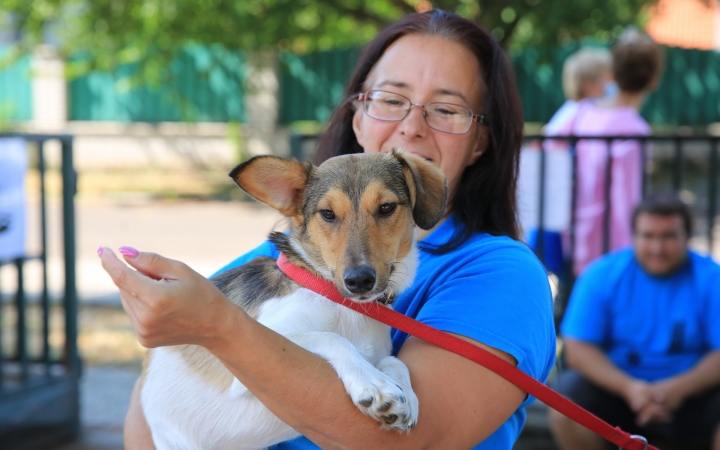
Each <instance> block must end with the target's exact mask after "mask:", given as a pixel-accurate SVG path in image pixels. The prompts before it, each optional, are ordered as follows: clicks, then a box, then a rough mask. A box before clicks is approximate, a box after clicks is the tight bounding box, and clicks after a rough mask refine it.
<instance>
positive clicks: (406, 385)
mask: <svg viewBox="0 0 720 450" xmlns="http://www.w3.org/2000/svg"><path fill="white" fill-rule="evenodd" d="M377 368H378V370H379V371H380V372H382V373H384V374H386V375H387V376H389V377H390V378H392V379H393V380H394V381H395V383H397V384H398V386H400V389H402V390H403V392H404V393H405V398H406V400H407V404H408V407H409V409H410V414H408V415H407V416H406V420H407V423H405V424H404V426H405V428H406V429H408V430H412V429H413V428H415V425H417V419H418V414H419V411H420V402H419V401H418V398H417V395H415V391H413V388H412V384H411V383H410V371H409V370H408V368H407V366H406V365H405V363H403V362H402V361H400V360H399V359H397V358H395V357H394V356H387V357H385V358H383V359H382V360H381V361H380V363H378V365H377Z"/></svg>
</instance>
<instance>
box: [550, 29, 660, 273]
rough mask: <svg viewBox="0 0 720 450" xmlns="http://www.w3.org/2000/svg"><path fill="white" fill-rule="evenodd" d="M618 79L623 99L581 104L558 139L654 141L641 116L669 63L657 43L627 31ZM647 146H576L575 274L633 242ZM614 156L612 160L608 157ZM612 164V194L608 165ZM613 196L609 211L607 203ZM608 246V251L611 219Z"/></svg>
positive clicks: (618, 55)
mask: <svg viewBox="0 0 720 450" xmlns="http://www.w3.org/2000/svg"><path fill="white" fill-rule="evenodd" d="M612 55H613V75H614V77H615V81H616V82H617V85H618V89H619V91H618V94H617V96H616V97H614V98H612V99H605V100H598V101H594V102H591V101H581V102H580V104H579V105H578V108H577V112H576V114H575V116H574V117H572V118H571V119H570V120H568V121H567V123H566V124H565V125H564V126H563V127H562V128H561V129H560V130H559V131H558V133H557V135H558V136H570V135H574V136H649V135H650V134H651V131H652V130H651V129H650V125H648V123H647V122H646V121H645V120H644V119H643V118H642V117H641V116H640V114H639V112H638V111H639V110H640V107H641V106H642V103H643V101H644V100H645V98H646V96H647V93H648V92H650V91H652V90H653V89H654V88H655V87H656V86H657V84H658V79H659V74H660V72H661V68H662V64H663V58H662V53H661V50H660V48H659V47H658V45H657V44H655V42H653V41H652V39H651V38H650V37H649V36H647V35H646V34H644V33H641V32H639V31H638V30H636V29H629V30H626V31H625V32H624V33H623V34H622V35H621V36H620V38H619V39H618V42H617V43H616V44H615V46H613V49H612ZM642 147H643V144H642V142H640V141H638V140H631V139H628V140H614V141H612V142H610V143H608V142H607V141H604V140H587V139H586V140H581V141H578V143H577V145H576V151H577V166H576V175H577V178H576V179H577V185H576V191H575V242H574V252H573V271H574V273H575V274H576V275H578V274H579V273H580V272H581V271H582V270H583V269H584V268H585V266H587V265H588V264H589V263H590V262H591V261H592V260H594V259H595V258H597V257H599V256H601V255H602V254H603V253H605V252H606V251H610V250H615V249H617V248H620V247H624V246H626V245H629V244H630V243H631V242H632V230H631V226H630V222H631V216H632V211H633V209H634V208H635V206H636V205H637V204H638V203H639V202H640V199H641V196H642V169H643V151H642ZM608 152H609V155H608ZM608 161H610V164H611V167H610V178H609V182H610V183H609V184H610V185H609V191H608V185H607V184H608V177H607V164H608ZM607 192H609V206H610V208H609V211H607V209H606V206H607V205H606V197H607V194H606V193H607ZM606 213H608V214H609V217H608V242H607V248H605V231H604V230H605V220H606V219H605V217H606Z"/></svg>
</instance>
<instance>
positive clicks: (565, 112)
mask: <svg viewBox="0 0 720 450" xmlns="http://www.w3.org/2000/svg"><path fill="white" fill-rule="evenodd" d="M562 89H563V94H565V99H566V100H565V103H563V105H562V106H561V107H560V108H559V109H558V110H557V112H555V114H554V115H553V116H552V118H551V119H550V121H549V122H548V123H547V125H545V133H546V134H549V135H553V134H557V132H558V131H560V130H561V127H562V125H563V124H564V123H565V122H567V121H568V120H570V119H571V118H572V117H574V116H575V112H576V110H577V105H578V102H579V101H580V100H583V99H586V98H591V99H592V98H594V99H597V98H600V97H613V96H614V95H615V94H616V93H617V85H616V84H615V83H614V82H613V76H612V56H611V54H610V51H609V50H607V49H604V48H595V47H585V48H581V49H580V50H578V51H577V52H575V53H573V54H572V55H570V56H569V57H568V58H567V59H566V60H565V63H564V64H563V69H562Z"/></svg>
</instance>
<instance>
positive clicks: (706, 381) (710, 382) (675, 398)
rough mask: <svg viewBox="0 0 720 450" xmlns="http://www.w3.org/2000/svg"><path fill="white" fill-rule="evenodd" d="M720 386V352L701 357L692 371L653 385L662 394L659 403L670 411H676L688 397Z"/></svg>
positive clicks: (716, 351)
mask: <svg viewBox="0 0 720 450" xmlns="http://www.w3.org/2000/svg"><path fill="white" fill-rule="evenodd" d="M719 384H720V350H715V351H712V352H710V353H708V354H707V355H705V357H703V358H702V359H701V360H700V361H699V362H698V363H697V364H696V365H695V366H694V367H693V368H692V369H690V370H688V371H687V372H683V373H681V374H679V375H676V376H674V377H672V378H668V379H667V380H662V381H659V382H657V383H653V384H652V385H651V386H652V388H653V389H657V390H659V391H660V392H662V396H663V398H662V400H661V402H662V403H663V404H664V405H666V406H667V407H668V408H669V409H670V410H675V409H677V408H678V407H679V406H680V405H681V404H682V403H683V402H684V401H685V399H687V398H688V397H692V396H694V395H698V394H700V393H702V392H704V391H706V390H708V389H710V388H713V387H715V386H717V385H719Z"/></svg>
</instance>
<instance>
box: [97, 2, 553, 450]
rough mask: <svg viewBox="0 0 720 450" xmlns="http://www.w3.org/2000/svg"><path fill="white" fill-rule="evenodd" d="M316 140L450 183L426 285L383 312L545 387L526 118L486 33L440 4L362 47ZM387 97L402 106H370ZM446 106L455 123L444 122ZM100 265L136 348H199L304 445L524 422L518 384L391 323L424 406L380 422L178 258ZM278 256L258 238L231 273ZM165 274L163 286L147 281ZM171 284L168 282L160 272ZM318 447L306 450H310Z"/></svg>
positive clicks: (441, 444) (135, 410) (471, 438)
mask: <svg viewBox="0 0 720 450" xmlns="http://www.w3.org/2000/svg"><path fill="white" fill-rule="evenodd" d="M347 94H348V96H347V101H345V102H344V103H343V104H342V105H340V106H339V107H338V108H337V110H336V111H335V113H334V115H333V117H332V119H331V122H330V124H329V127H328V131H327V132H326V133H325V134H324V136H322V138H321V141H320V147H319V154H320V158H321V159H326V158H328V157H331V156H336V155H339V154H347V153H360V152H389V151H390V150H391V149H393V148H404V149H405V150H406V151H408V152H411V153H415V154H417V155H420V156H422V157H423V158H425V159H427V160H430V161H432V162H433V163H434V164H436V165H437V166H439V167H440V168H441V169H442V170H443V172H444V173H445V175H446V177H447V179H448V187H449V191H448V192H449V197H448V208H447V211H446V216H445V217H444V219H443V220H442V221H441V222H440V224H439V225H437V226H436V227H435V228H434V229H433V230H428V231H423V230H418V231H419V233H418V239H419V243H418V245H419V247H420V249H421V252H420V266H419V269H418V277H417V279H416V283H417V282H418V280H422V286H423V287H422V288H420V289H411V293H412V298H409V297H410V295H404V294H401V295H400V296H399V297H398V299H397V301H396V304H395V309H396V310H398V311H400V312H402V313H404V314H406V315H408V316H411V317H414V318H416V319H417V320H420V321H422V322H424V323H427V324H428V325H431V326H434V327H436V328H439V329H442V330H444V331H448V332H450V333H453V334H456V335H458V336H459V337H461V338H462V339H464V340H466V341H469V342H471V343H473V344H475V345H478V346H480V347H483V348H485V349H487V350H489V351H490V352H492V353H494V354H495V355H498V356H499V357H501V358H503V359H504V360H506V361H508V362H510V363H512V364H514V365H517V366H518V367H519V368H520V369H521V370H523V371H525V372H526V373H528V374H529V375H531V376H533V377H535V378H537V379H540V380H543V381H544V380H545V378H546V377H547V375H548V373H549V371H550V368H551V367H552V364H553V362H554V354H555V333H554V326H553V319H552V306H551V297H550V289H549V286H548V283H547V277H546V274H545V272H544V270H543V268H542V266H541V265H540V263H539V262H538V261H537V260H536V259H535V257H534V256H533V255H532V253H531V252H530V251H529V250H528V249H527V248H526V247H525V246H524V245H522V244H521V243H519V242H517V240H518V239H519V236H520V230H519V229H518V224H517V219H516V201H515V182H516V175H517V166H518V158H519V150H520V144H521V138H522V127H523V118H522V111H521V107H520V104H519V99H518V94H517V92H516V89H515V86H514V81H513V77H512V74H511V71H510V69H509V65H508V63H507V61H506V59H505V57H504V55H503V53H502V50H501V49H500V47H499V46H498V44H497V42H496V41H495V39H494V38H493V37H492V36H491V35H490V34H489V33H487V32H486V31H485V30H483V29H482V28H480V27H478V26H477V25H476V24H474V23H472V22H470V21H467V20H465V19H461V18H459V17H457V16H456V15H454V14H449V13H445V12H442V11H437V10H433V11H429V12H427V13H423V14H415V15H411V16H408V17H407V18H405V19H403V20H401V21H399V22H398V23H396V24H394V25H391V26H390V27H389V28H387V29H386V30H384V31H382V32H381V33H380V34H379V35H378V36H377V37H376V38H375V39H374V40H373V41H372V42H371V43H370V44H368V46H367V47H366V48H365V51H364V52H363V55H362V56H361V59H360V61H359V63H358V65H357V68H356V70H355V73H354V74H353V76H352V78H351V80H350V83H349V85H348V88H347ZM388 98H390V99H391V101H392V102H394V103H395V104H397V105H401V106H402V107H403V108H402V112H401V113H398V112H397V110H395V112H393V113H390V112H388V111H383V110H381V109H378V108H375V107H374V106H373V102H374V101H375V100H376V99H385V100H387V99H388ZM447 108H453V111H456V112H459V115H460V116H461V117H463V119H462V120H457V121H454V122H453V126H452V127H448V126H447V122H444V121H443V120H442V119H441V116H442V115H443V114H445V111H446V109H447ZM104 250H105V251H103V252H101V253H102V254H101V259H102V264H103V267H104V268H105V270H107V272H108V273H109V274H110V275H111V277H112V278H113V280H114V281H115V283H116V284H117V285H118V287H119V288H120V290H121V295H122V300H123V306H124V307H125V310H126V311H127V312H128V314H129V315H130V318H131V321H132V323H133V326H134V327H135V330H136V332H137V334H138V337H139V339H140V342H141V343H142V344H143V345H144V346H146V347H157V346H164V345H176V344H197V345H202V346H204V347H206V348H207V349H208V350H210V351H211V352H212V353H213V354H214V355H215V356H216V357H217V358H219V359H220V360H221V361H222V362H223V364H225V365H226V366H227V368H228V369H229V370H230V371H231V372H232V373H233V374H234V375H235V376H236V377H237V378H238V379H239V380H241V381H242V383H243V384H244V385H245V386H247V387H248V388H249V389H250V390H251V391H252V392H253V393H254V394H255V395H256V396H257V397H258V398H259V399H260V400H261V401H262V402H263V403H264V404H265V405H266V406H267V407H268V408H269V409H270V410H271V411H273V412H274V413H275V414H276V415H277V416H278V417H280V418H281V419H282V420H284V421H285V422H286V423H288V424H289V425H291V426H292V427H293V428H295V429H296V430H298V431H299V432H300V433H302V434H303V435H304V436H306V438H300V439H298V440H295V441H291V442H286V443H283V444H280V445H278V446H277V447H278V448H279V449H300V448H302V449H305V448H317V446H319V447H321V448H393V449H401V448H409V449H419V448H438V449H467V448H478V449H510V448H512V446H513V444H514V442H515V440H516V439H517V437H518V435H519V433H520V431H521V429H522V426H523V424H524V421H525V412H524V406H525V405H526V404H527V403H528V402H529V399H527V398H526V397H527V396H526V394H525V392H523V391H521V390H520V389H519V388H517V387H515V386H514V385H512V384H511V383H509V382H507V381H505V380H504V379H502V378H500V377H499V376H497V375H495V374H494V373H492V372H491V371H489V370H487V369H485V368H483V367H481V366H479V365H477V364H476V363H474V362H472V361H469V360H466V359H464V358H462V357H460V356H458V355H455V354H453V353H450V352H447V351H445V350H442V349H440V348H438V347H435V346H433V345H432V344H428V343H426V342H424V341H422V340H420V339H417V338H414V337H408V336H407V335H405V334H404V333H401V332H398V331H397V330H393V346H394V354H396V356H397V357H398V358H399V359H401V360H402V361H403V362H404V363H405V364H406V365H407V367H408V368H409V370H410V374H411V379H412V384H413V388H414V390H415V393H416V394H417V396H418V398H419V400H420V416H419V421H418V424H417V427H416V428H415V429H414V430H413V431H411V432H410V433H408V434H398V433H396V432H392V431H383V430H381V429H380V428H379V426H378V423H377V422H375V421H374V420H372V419H370V418H368V417H366V416H364V415H363V414H362V413H361V412H360V411H359V410H358V409H357V408H356V407H355V406H354V405H353V404H352V402H351V401H349V399H348V396H347V394H346V392H345V389H344V387H343V385H342V383H341V382H340V381H339V380H338V378H337V375H336V373H335V371H334V369H333V368H332V367H331V366H330V365H328V364H326V363H325V361H324V360H322V359H321V358H320V357H318V356H317V355H315V354H313V353H310V352H308V351H306V350H305V349H303V348H301V347H298V346H296V345H295V344H293V343H292V342H290V341H288V340H287V339H285V338H284V337H283V336H280V335H279V334H276V333H275V332H273V331H271V330H269V329H267V328H265V327H263V326H261V325H259V324H258V323H257V322H255V321H254V320H253V319H252V318H250V317H249V316H248V315H247V314H246V313H245V312H244V311H242V310H241V309H239V308H238V307H236V306H235V305H234V304H232V303H230V301H229V300H228V299H227V298H226V297H225V296H224V295H222V294H221V293H220V291H218V290H217V289H216V288H215V287H214V286H213V285H212V284H211V283H210V282H208V281H207V280H206V279H204V278H203V277H202V276H200V275H199V274H197V273H195V272H193V271H192V270H191V269H189V268H188V267H187V266H185V265H183V264H181V263H178V262H175V261H171V260H168V259H165V258H163V257H161V256H158V255H155V254H151V253H144V252H134V251H127V249H126V251H125V252H124V254H125V260H126V262H127V263H128V264H130V265H131V266H132V267H134V268H135V269H137V271H133V270H132V269H130V268H128V267H127V266H126V265H125V264H123V263H122V262H121V261H120V260H119V259H117V258H116V257H115V255H114V254H113V253H112V252H111V251H109V250H108V249H104ZM260 255H266V256H276V255H277V253H276V250H275V249H274V248H272V247H271V246H270V245H269V244H268V243H266V244H263V245H262V246H260V247H259V248H258V249H256V250H255V251H253V252H251V253H250V254H249V255H246V256H244V257H241V258H239V259H238V260H237V261H234V262H233V263H232V264H231V265H230V266H228V267H232V266H237V265H239V264H242V263H244V262H246V261H248V260H249V259H252V258H254V257H256V256H260ZM156 280H161V281H156ZM168 280H169V281H168ZM138 391H139V390H138V388H137V387H136V390H135V392H134V394H133V399H132V401H131V405H130V411H129V413H128V418H127V421H126V430H125V433H126V434H125V438H126V448H142V449H145V448H151V447H152V441H151V439H150V436H149V431H148V428H147V424H146V423H145V420H144V417H143V415H142V409H141V405H140V400H139V395H138ZM313 443H314V444H313Z"/></svg>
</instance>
